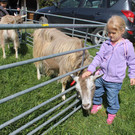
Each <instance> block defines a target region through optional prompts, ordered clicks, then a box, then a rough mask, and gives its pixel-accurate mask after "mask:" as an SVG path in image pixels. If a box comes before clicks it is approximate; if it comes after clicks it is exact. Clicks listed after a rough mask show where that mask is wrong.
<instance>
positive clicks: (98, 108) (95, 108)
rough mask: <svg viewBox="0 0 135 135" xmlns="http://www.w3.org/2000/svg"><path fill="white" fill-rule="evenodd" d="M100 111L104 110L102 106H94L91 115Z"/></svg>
mask: <svg viewBox="0 0 135 135" xmlns="http://www.w3.org/2000/svg"><path fill="white" fill-rule="evenodd" d="M100 109H102V105H93V107H92V109H91V114H96V113H97V112H98V111H99V110H100Z"/></svg>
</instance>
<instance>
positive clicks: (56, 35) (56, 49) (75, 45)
mask: <svg viewBox="0 0 135 135" xmlns="http://www.w3.org/2000/svg"><path fill="white" fill-rule="evenodd" d="M33 44H34V47H33V57H34V58H37V57H42V56H47V55H51V54H56V53H61V52H65V51H70V50H75V49H79V48H82V47H84V43H83V41H82V40H80V39H78V38H75V37H70V36H67V35H65V34H64V33H63V32H61V31H59V30H57V29H55V28H45V29H37V30H35V32H34V39H33ZM82 56H83V52H82V51H79V52H76V53H71V54H67V55H63V56H59V57H54V58H51V59H46V60H43V61H39V62H36V63H35V66H36V68H37V78H38V79H40V78H41V75H40V68H41V67H43V68H45V71H46V74H48V73H49V71H53V72H54V73H56V72H57V73H58V75H62V74H65V73H68V72H70V71H73V70H75V69H77V68H80V67H81V63H82ZM90 62H91V59H90V55H89V53H88V51H87V50H85V57H84V64H83V65H89V64H90ZM78 74H79V73H78ZM70 79H71V77H70V76H67V77H64V78H62V79H61V83H62V92H63V91H65V88H66V84H67V81H68V80H70ZM62 99H63V100H65V95H64V96H62Z"/></svg>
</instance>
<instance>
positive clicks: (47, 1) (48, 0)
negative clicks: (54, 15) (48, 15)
mask: <svg viewBox="0 0 135 135" xmlns="http://www.w3.org/2000/svg"><path fill="white" fill-rule="evenodd" d="M54 1H55V0H39V7H40V8H42V7H47V6H52V5H53V3H52V2H54Z"/></svg>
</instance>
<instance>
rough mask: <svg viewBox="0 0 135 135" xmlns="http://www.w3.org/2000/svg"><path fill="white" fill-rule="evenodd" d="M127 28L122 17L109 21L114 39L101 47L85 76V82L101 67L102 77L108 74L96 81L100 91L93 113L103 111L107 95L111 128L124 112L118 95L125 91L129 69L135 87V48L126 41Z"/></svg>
mask: <svg viewBox="0 0 135 135" xmlns="http://www.w3.org/2000/svg"><path fill="white" fill-rule="evenodd" d="M125 27H126V24H125V21H124V19H123V18H122V17H120V16H112V17H111V18H110V19H109V20H108V22H107V25H106V30H107V32H108V37H109V38H110V39H109V40H107V41H105V42H104V43H103V44H102V45H101V48H100V50H99V52H97V53H96V56H95V57H94V59H93V61H92V63H91V64H90V65H89V67H88V70H87V71H86V72H84V73H83V74H82V77H83V78H84V77H87V76H90V75H91V74H92V73H94V72H95V71H96V67H98V66H99V67H100V70H98V73H99V74H104V75H103V76H102V77H101V78H98V79H97V80H96V81H95V84H96V90H95V94H94V98H93V107H92V110H91V113H92V114H96V113H97V112H98V110H100V109H101V108H102V105H101V104H102V95H103V94H104V92H105V91H106V94H107V102H108V107H107V112H108V118H107V123H108V124H112V122H113V120H114V118H115V117H116V113H117V112H118V110H119V108H120V106H119V100H118V93H119V90H120V89H121V86H122V82H123V79H124V77H125V74H126V68H127V66H128V67H129V69H128V71H129V74H128V75H129V78H130V84H131V85H135V52H134V47H133V44H132V43H131V42H130V41H129V40H128V39H124V38H122V35H123V34H124V32H125Z"/></svg>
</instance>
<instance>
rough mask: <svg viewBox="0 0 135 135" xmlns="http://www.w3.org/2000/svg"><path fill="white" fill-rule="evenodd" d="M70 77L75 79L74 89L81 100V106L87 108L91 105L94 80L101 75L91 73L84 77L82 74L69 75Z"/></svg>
mask: <svg viewBox="0 0 135 135" xmlns="http://www.w3.org/2000/svg"><path fill="white" fill-rule="evenodd" d="M71 76H72V78H73V79H74V80H75V81H76V85H75V87H76V90H77V92H78V94H79V97H80V98H81V100H82V107H83V109H84V110H89V109H90V108H91V106H92V99H93V96H94V92H95V89H96V87H95V83H94V82H95V80H96V79H97V78H99V77H101V76H102V75H91V76H89V77H86V78H82V76H81V75H80V76H74V75H73V74H72V75H71Z"/></svg>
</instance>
